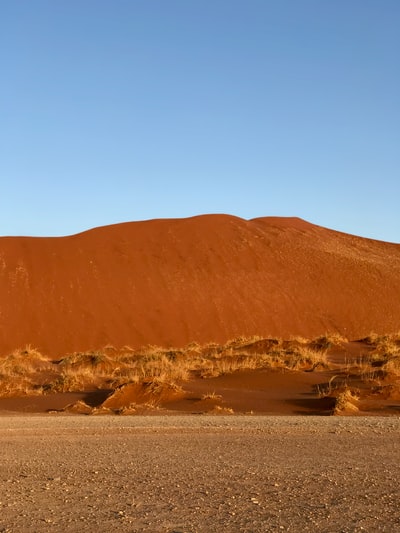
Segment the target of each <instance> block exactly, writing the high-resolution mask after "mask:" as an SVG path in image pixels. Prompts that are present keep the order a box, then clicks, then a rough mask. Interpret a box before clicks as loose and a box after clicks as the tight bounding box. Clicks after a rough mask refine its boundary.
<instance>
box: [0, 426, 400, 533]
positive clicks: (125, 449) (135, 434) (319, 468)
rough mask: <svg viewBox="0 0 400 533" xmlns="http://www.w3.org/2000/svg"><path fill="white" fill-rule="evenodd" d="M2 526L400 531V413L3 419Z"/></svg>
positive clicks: (190, 531) (19, 530)
mask: <svg viewBox="0 0 400 533" xmlns="http://www.w3.org/2000/svg"><path fill="white" fill-rule="evenodd" d="M0 447H1V464H0V511H1V512H0V531H1V532H9V533H11V532H12V533H24V532H66V533H68V532H79V533H83V532H90V533H92V532H93V533H94V532H95V533H100V532H107V533H108V532H110V531H118V532H151V533H158V532H165V533H166V532H176V533H177V532H185V533H194V532H198V533H203V532H204V533H213V532H227V533H228V532H229V533H234V532H270V531H271V532H272V531H292V532H299V531H302V532H306V531H312V532H315V531H323V532H357V531H369V532H376V531H387V532H391V533H392V532H395V531H400V506H399V497H400V490H399V479H400V419H399V418H397V417H388V418H375V417H369V418H361V417H359V418H358V417H357V418H329V417H262V416H254V417H251V416H233V417H211V416H209V417H206V416H179V417H178V416H177V417H175V416H171V417H159V416H150V417H100V416H99V417H85V416H82V417H79V416H30V417H25V416H3V417H0Z"/></svg>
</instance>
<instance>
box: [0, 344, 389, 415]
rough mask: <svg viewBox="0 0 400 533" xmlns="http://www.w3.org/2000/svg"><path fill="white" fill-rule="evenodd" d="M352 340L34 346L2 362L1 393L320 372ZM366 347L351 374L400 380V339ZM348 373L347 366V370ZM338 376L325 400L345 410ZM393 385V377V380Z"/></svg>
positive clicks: (352, 396) (376, 381)
mask: <svg viewBox="0 0 400 533" xmlns="http://www.w3.org/2000/svg"><path fill="white" fill-rule="evenodd" d="M346 342H347V340H346V339H344V338H342V337H340V336H338V335H325V336H322V337H318V338H316V339H313V340H307V339H303V338H294V339H291V340H281V339H266V338H262V337H252V338H246V337H238V338H236V339H233V340H231V341H229V342H227V343H226V344H224V345H218V344H215V343H209V344H205V345H199V344H197V343H191V344H189V345H188V346H186V347H185V348H182V349H172V348H169V349H165V348H160V347H157V346H147V347H144V348H142V349H139V350H133V349H131V348H130V347H124V348H122V349H116V348H114V347H112V346H106V347H105V348H104V349H103V350H99V351H91V352H78V353H73V354H69V355H67V356H65V357H63V358H62V359H59V360H51V359H50V358H48V357H45V356H44V355H42V354H40V353H39V352H38V351H37V350H35V349H34V348H32V347H30V346H27V347H26V348H25V349H23V350H17V351H15V352H14V353H12V354H9V355H7V356H4V357H2V358H0V396H1V397H6V396H22V395H33V394H51V393H55V392H73V391H86V390H94V389H108V390H115V389H117V388H118V387H120V386H121V385H125V384H132V383H146V385H147V387H148V390H150V391H151V390H154V392H156V391H157V387H158V385H159V384H163V385H168V386H169V387H176V388H177V389H178V386H179V383H182V382H184V381H186V380H189V379H191V378H193V377H202V378H208V377H216V376H219V375H221V374H229V373H232V372H235V371H238V370H251V369H254V370H255V369H261V368H271V369H272V368H274V369H277V368H281V369H288V370H292V371H318V370H328V369H329V368H332V367H333V366H334V365H332V364H331V363H330V362H329V358H328V354H329V351H330V350H332V349H334V348H335V347H341V346H344V345H345V343H346ZM362 342H363V343H364V344H365V345H366V346H368V347H369V348H370V350H369V355H368V357H367V358H365V357H364V358H363V359H362V360H360V361H359V362H356V363H352V364H351V365H350V364H349V365H347V368H346V369H345V371H346V372H347V374H348V375H350V374H351V373H352V374H357V375H359V376H360V377H361V379H363V380H364V381H365V382H367V381H369V382H370V383H372V384H373V386H374V388H375V390H377V389H379V387H380V388H381V389H382V390H384V389H385V387H388V386H389V385H388V383H387V381H385V379H386V378H388V377H392V378H398V377H399V376H400V334H395V335H381V336H378V335H370V336H368V337H366V338H365V339H362ZM340 372H341V373H342V374H343V368H342V369H341V370H340ZM335 378H336V375H335V376H333V377H332V379H331V381H330V382H329V383H328V384H327V386H326V387H325V388H324V389H323V390H320V391H319V394H320V396H334V397H337V403H338V406H339V407H338V408H340V406H341V405H344V404H346V402H347V404H348V403H349V402H353V404H355V403H356V399H357V391H354V390H351V389H350V388H349V387H348V384H347V383H346V382H344V381H343V379H342V380H335ZM390 386H391V387H393V386H396V385H393V379H392V380H391V381H390Z"/></svg>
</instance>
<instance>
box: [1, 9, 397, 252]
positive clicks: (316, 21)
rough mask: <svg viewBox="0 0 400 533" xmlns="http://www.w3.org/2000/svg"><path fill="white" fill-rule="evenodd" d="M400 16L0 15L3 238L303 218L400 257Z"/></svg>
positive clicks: (211, 12)
mask: <svg viewBox="0 0 400 533" xmlns="http://www.w3.org/2000/svg"><path fill="white" fill-rule="evenodd" d="M399 28H400V1H399V0H335V1H331V0H57V1H55V0H34V1H33V0H18V1H16V0H1V1H0V235H49V236H50V235H67V234H72V233H77V232H80V231H83V230H86V229H89V228H92V227H95V226H100V225H107V224H111V223H116V222H123V221H130V220H142V219H150V218H169V217H186V216H192V215H197V214H203V213H230V214H233V215H237V216H240V217H243V218H253V217H259V216H272V215H273V216H299V217H301V218H304V219H306V220H308V221H310V222H313V223H315V224H319V225H322V226H325V227H329V228H332V229H338V230H340V231H345V232H347V233H353V234H357V235H361V236H365V237H372V238H376V239H381V240H387V241H393V242H400V208H399V203H400V31H399Z"/></svg>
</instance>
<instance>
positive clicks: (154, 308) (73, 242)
mask: <svg viewBox="0 0 400 533" xmlns="http://www.w3.org/2000/svg"><path fill="white" fill-rule="evenodd" d="M399 329H400V245H398V244H391V243H385V242H381V241H374V240H369V239H365V238H360V237H356V236H353V235H347V234H344V233H339V232H336V231H333V230H329V229H325V228H322V227H319V226H315V225H313V224H310V223H308V222H306V221H303V220H301V219H297V218H277V217H266V218H258V219H253V220H249V221H247V220H243V219H240V218H237V217H233V216H229V215H204V216H198V217H193V218H187V219H167V220H149V221H144V222H131V223H122V224H117V225H112V226H105V227H100V228H96V229H92V230H89V231H87V232H84V233H80V234H77V235H72V236H68V237H57V238H55V237H53V238H37V237H35V238H33V237H2V238H0V354H5V353H7V352H9V351H11V350H13V349H15V348H17V347H21V346H24V345H26V344H31V345H33V346H35V347H37V348H38V349H39V350H40V351H42V352H43V353H47V354H49V355H52V356H54V357H56V356H58V355H62V354H65V353H68V352H72V351H78V350H89V349H94V348H99V347H103V346H105V345H107V344H113V345H115V346H123V345H131V346H133V347H138V346H141V345H144V344H158V345H163V346H169V345H171V346H183V345H185V344H186V343H188V342H191V341H198V342H201V343H204V342H208V341H216V342H225V341H226V340H227V339H229V338H232V337H235V336H238V335H254V334H256V335H261V336H281V337H285V338H288V337H289V336H292V335H302V336H305V337H315V336H317V335H320V334H323V333H325V332H339V333H340V334H342V335H344V336H346V337H347V338H349V339H355V338H359V337H362V336H365V335H367V334H369V333H370V332H371V331H375V332H377V333H380V332H381V333H386V332H393V331H397V330H399Z"/></svg>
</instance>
